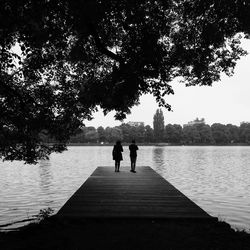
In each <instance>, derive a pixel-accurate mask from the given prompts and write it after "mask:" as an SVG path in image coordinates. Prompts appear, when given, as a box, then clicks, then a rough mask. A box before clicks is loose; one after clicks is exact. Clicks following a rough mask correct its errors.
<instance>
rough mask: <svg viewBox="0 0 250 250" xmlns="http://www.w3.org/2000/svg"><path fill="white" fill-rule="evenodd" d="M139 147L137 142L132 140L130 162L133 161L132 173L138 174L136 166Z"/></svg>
mask: <svg viewBox="0 0 250 250" xmlns="http://www.w3.org/2000/svg"><path fill="white" fill-rule="evenodd" d="M138 149H139V148H138V146H137V145H136V144H135V140H132V144H130V145H129V151H130V161H131V170H130V172H133V173H136V171H135V166H136V158H137V152H136V151H137V150H138Z"/></svg>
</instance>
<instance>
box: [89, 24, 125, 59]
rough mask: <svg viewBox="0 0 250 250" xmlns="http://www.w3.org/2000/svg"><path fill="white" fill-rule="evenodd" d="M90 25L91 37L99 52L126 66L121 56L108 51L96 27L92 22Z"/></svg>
mask: <svg viewBox="0 0 250 250" xmlns="http://www.w3.org/2000/svg"><path fill="white" fill-rule="evenodd" d="M88 25H89V28H90V32H91V35H92V36H93V38H94V40H95V44H96V47H97V48H98V50H99V51H100V52H101V53H103V54H105V55H106V56H108V57H110V58H111V59H113V60H115V61H117V62H119V63H121V64H125V61H124V59H123V58H122V57H121V56H119V55H117V54H115V53H113V52H112V51H110V50H108V49H107V48H106V47H105V45H104V44H103V43H102V41H101V39H100V37H99V35H98V33H97V31H96V28H95V27H94V25H93V24H92V23H90V22H89V23H88Z"/></svg>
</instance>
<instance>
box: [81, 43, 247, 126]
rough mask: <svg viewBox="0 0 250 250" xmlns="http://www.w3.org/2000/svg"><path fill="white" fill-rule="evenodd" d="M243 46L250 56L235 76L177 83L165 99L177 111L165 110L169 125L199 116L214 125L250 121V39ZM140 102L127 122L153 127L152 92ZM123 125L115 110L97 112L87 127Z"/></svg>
mask: <svg viewBox="0 0 250 250" xmlns="http://www.w3.org/2000/svg"><path fill="white" fill-rule="evenodd" d="M242 46H243V48H244V49H246V50H247V51H248V53H249V55H247V56H245V57H242V58H241V60H240V61H238V63H237V66H236V68H235V74H234V76H232V77H227V76H222V78H221V81H220V82H215V83H214V84H213V86H212V87H207V86H206V87H199V86H195V87H185V86H184V85H183V84H181V83H177V82H174V83H173V88H174V91H175V94H174V95H172V96H166V98H165V99H166V101H167V102H168V103H169V104H171V106H172V109H173V112H168V111H167V110H166V109H163V114H164V118H165V124H168V123H171V124H174V123H176V124H181V125H183V124H185V123H187V122H188V121H192V120H194V119H195V118H196V117H198V118H205V121H206V123H207V124H210V125H211V124H213V123H215V122H219V123H222V124H228V123H231V124H235V125H240V122H242V121H249V122H250V40H244V41H243V43H242ZM140 102H141V103H140V105H138V106H136V107H134V108H133V109H132V112H131V114H130V115H128V116H127V119H126V120H124V122H128V121H141V122H144V123H145V125H150V126H152V125H153V116H154V113H155V111H156V109H157V108H158V105H157V104H156V102H155V100H154V97H152V96H150V95H145V96H142V97H141V99H140ZM120 124H121V122H120V121H116V120H115V119H114V113H113V112H111V113H109V114H108V115H107V116H104V115H103V114H102V112H101V111H99V112H97V113H96V114H95V115H94V119H93V120H92V121H86V122H85V125H86V126H94V127H98V126H103V127H107V126H110V127H114V126H119V125H120Z"/></svg>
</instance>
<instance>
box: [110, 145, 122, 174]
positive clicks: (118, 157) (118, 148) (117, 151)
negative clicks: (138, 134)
mask: <svg viewBox="0 0 250 250" xmlns="http://www.w3.org/2000/svg"><path fill="white" fill-rule="evenodd" d="M122 152H123V148H122V145H121V142H120V141H117V142H116V144H115V145H114V147H113V151H112V155H113V160H114V161H115V172H120V162H121V161H122V160H123V158H122Z"/></svg>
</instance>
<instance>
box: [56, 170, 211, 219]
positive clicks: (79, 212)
mask: <svg viewBox="0 0 250 250" xmlns="http://www.w3.org/2000/svg"><path fill="white" fill-rule="evenodd" d="M129 169H130V168H129V167H122V168H121V171H120V172H119V173H115V172H114V168H113V167H98V168H97V169H96V170H95V171H94V172H93V173H92V175H91V176H90V177H89V178H88V179H87V181H86V182H85V183H84V184H83V185H82V186H81V187H80V188H79V189H78V190H77V191H76V192H75V194H74V195H73V196H72V197H71V198H70V199H69V200H68V201H67V202H66V203H65V205H64V206H63V207H62V208H61V209H60V210H59V211H58V213H57V216H58V217H67V218H165V219H167V218H174V219H175V218H196V219H212V217H211V216H210V215H209V214H207V213H206V212H205V211H204V210H203V209H201V208H200V207H199V206H198V205H196V204H195V203H194V202H193V201H191V200H190V199H188V198H187V197H186V196H185V195H184V194H182V193H181V192H180V191H179V190H177V189H176V188H175V187H174V186H173V185H172V184H170V183H169V182H168V181H166V180H165V179H164V178H163V177H161V176H160V175H159V174H157V173H156V172H155V171H154V170H153V169H152V168H150V167H137V173H131V172H130V171H129Z"/></svg>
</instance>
